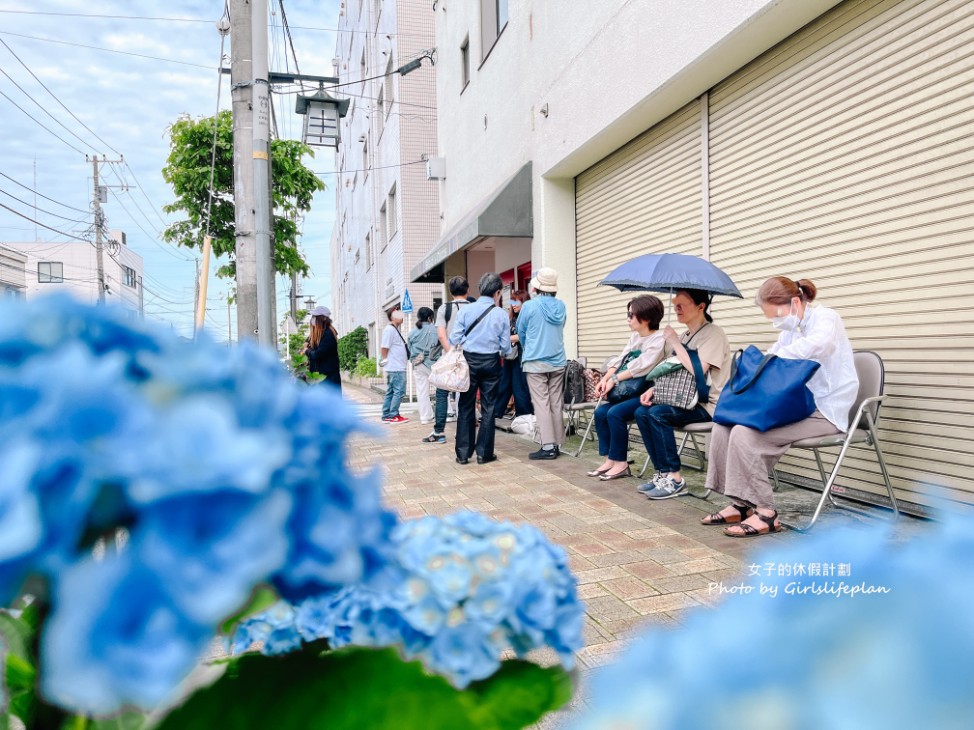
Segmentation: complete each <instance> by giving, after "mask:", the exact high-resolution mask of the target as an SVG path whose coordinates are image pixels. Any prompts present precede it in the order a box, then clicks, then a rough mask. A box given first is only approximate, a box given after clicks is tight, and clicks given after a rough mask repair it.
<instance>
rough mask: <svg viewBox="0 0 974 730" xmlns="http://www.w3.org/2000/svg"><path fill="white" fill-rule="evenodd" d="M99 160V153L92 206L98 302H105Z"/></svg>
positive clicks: (93, 163)
mask: <svg viewBox="0 0 974 730" xmlns="http://www.w3.org/2000/svg"><path fill="white" fill-rule="evenodd" d="M101 161H102V162H112V163H114V162H123V161H124V160H123V159H122V158H119V159H117V160H108V159H105V158H104V157H103V158H102V159H101ZM98 162H99V160H98V156H97V155H96V156H93V157H92V158H91V167H92V179H93V184H94V187H95V191H94V195H92V196H91V207H92V209H93V211H94V213H95V262H96V264H97V266H98V303H99V304H104V303H105V290H106V288H107V285H106V284H105V253H104V249H105V242H104V240H103V239H102V229H103V228H104V227H105V217H104V215H103V213H102V211H101V204H102V199H101V193H102V186H101V185H100V183H99V180H98ZM105 202H107V200H106V201H105Z"/></svg>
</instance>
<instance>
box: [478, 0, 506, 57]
mask: <svg viewBox="0 0 974 730" xmlns="http://www.w3.org/2000/svg"><path fill="white" fill-rule="evenodd" d="M507 2H508V0H480V40H481V45H480V52H481V54H482V55H481V59H482V60H483V59H486V58H487V56H488V55H489V54H490V51H491V49H492V48H493V47H494V43H495V42H496V41H497V39H498V38H499V37H500V34H501V33H502V32H503V30H504V28H505V27H506V26H507Z"/></svg>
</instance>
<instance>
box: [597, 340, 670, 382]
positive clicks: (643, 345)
mask: <svg viewBox="0 0 974 730" xmlns="http://www.w3.org/2000/svg"><path fill="white" fill-rule="evenodd" d="M665 345H666V340H665V339H664V338H663V331H662V330H657V331H656V332H654V333H653V334H651V335H649V336H647V337H641V336H640V335H639V333H638V332H633V333H632V336H631V337H630V338H629V342H628V344H626V346H625V347H623V348H622V352H621V353H620V354H619V356H618V357H614V358H612V359H611V360H609V362H608V363H607V367H610V368H618V367H619V366H620V365H622V361H623V360H625V359H626V355H628V354H629V353H630V352H632V351H633V350H639V357H635V358H633V359H632V360H631V361H630V362H629V364H628V365H627V366H626V372H629V373H632V377H634V378H638V377H639V376H640V375H645V374H646V373H648V372H649V371H650V370H652V369H653V368H654V367H656V365H657V364H658V363H659V361H660V360H662V359H663V347H664V346H665Z"/></svg>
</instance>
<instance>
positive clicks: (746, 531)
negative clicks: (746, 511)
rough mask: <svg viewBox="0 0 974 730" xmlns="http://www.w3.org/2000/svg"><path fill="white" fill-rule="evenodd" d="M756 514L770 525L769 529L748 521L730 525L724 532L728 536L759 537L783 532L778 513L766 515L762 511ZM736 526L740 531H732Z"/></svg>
mask: <svg viewBox="0 0 974 730" xmlns="http://www.w3.org/2000/svg"><path fill="white" fill-rule="evenodd" d="M754 515H755V516H757V518H758V519H759V520H761V521H762V522H763V523H764V524H766V525H767V526H768V529H766V530H762V529H760V528H757V527H754V526H752V525H748V524H747V523H742V524H740V525H734V527H728V528H726V529H725V530H724V534H725V535H727V537H759V536H761V535H770V534H771V533H772V532H781V523H780V522H778V513H777V512H775V513H774V514H773V515H770V516H768V517H765V516H764V515H763V514H761V513H760V512H755V513H754ZM734 528H737V529H738V530H740V532H731V530H733V529H734Z"/></svg>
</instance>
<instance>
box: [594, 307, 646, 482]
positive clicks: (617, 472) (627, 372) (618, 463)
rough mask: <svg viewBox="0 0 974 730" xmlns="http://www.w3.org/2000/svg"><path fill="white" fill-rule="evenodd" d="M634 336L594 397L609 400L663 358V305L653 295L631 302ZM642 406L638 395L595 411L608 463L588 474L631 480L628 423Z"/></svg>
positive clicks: (612, 362)
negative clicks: (615, 390)
mask: <svg viewBox="0 0 974 730" xmlns="http://www.w3.org/2000/svg"><path fill="white" fill-rule="evenodd" d="M626 318H627V319H628V320H629V329H630V330H632V335H630V337H629V342H628V343H627V344H626V346H625V347H623V348H622V352H621V353H620V354H619V356H618V357H614V358H612V359H611V360H609V362H608V363H606V364H607V365H608V369H607V370H606V373H605V375H604V376H602V379H601V380H600V381H599V383H598V385H597V386H596V387H595V395H596V396H597V397H600V398H608V396H609V393H610V392H611V391H612V389H613V388H614V387H615V386H616V384H617V383H619V382H621V381H625V380H629V379H631V378H638V377H640V376H642V375H645V374H646V373H648V372H649V371H650V370H652V369H653V368H654V367H655V366H656V364H657V363H658V362H659V361H660V360H661V359H662V358H663V346H664V345H665V340H664V339H663V333H662V332H660V331H659V323H660V321H661V320H662V319H663V302H661V301H660V300H659V299H657V298H656V297H654V296H652V295H650V294H643V295H641V296H638V297H636V298H635V299H633V300H632V301H631V302H629V311H628V312H627V313H626ZM639 407H640V403H639V396H638V394H637V395H636V396H634V397H632V398H629V399H628V400H624V401H622V402H619V403H603V404H602V405H600V406H599V407H598V408H596V409H595V416H594V418H595V430H596V432H597V433H598V435H599V455H600V456H604V457H605V461H604V462H602V465H601V466H600V467H599V468H598V469H594V470H593V471H590V472H588V476H590V477H599V478H600V479H601V480H603V481H609V480H610V479H621V478H622V477H631V476H632V472H631V471H630V470H629V461H628V459H627V453H628V451H629V428H628V425H627V424H628V423H629V421H631V420H632V418H633V414H635V412H636V409H637V408H639Z"/></svg>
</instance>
